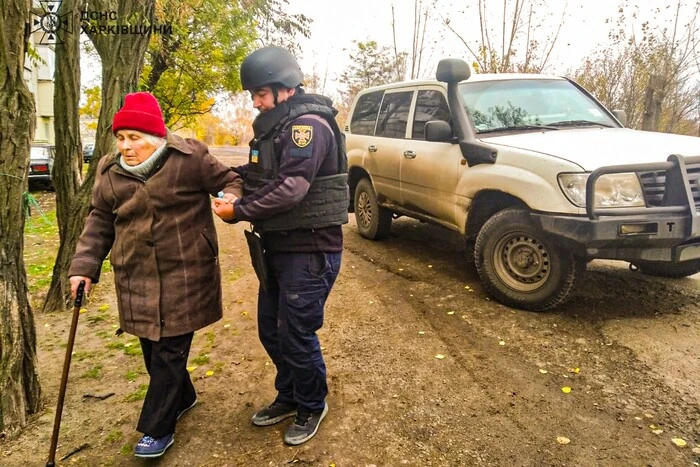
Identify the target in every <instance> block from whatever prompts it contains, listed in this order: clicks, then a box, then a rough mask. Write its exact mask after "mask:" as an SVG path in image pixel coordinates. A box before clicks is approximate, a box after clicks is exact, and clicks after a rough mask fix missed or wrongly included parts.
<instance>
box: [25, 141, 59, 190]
mask: <svg viewBox="0 0 700 467" xmlns="http://www.w3.org/2000/svg"><path fill="white" fill-rule="evenodd" d="M54 154H55V147H54V146H50V145H48V144H46V145H42V144H33V145H32V151H31V153H30V156H29V183H32V184H42V185H44V186H46V187H47V188H50V189H52V188H53V182H52V180H51V171H52V170H53V160H54Z"/></svg>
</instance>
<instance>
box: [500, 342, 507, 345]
mask: <svg viewBox="0 0 700 467" xmlns="http://www.w3.org/2000/svg"><path fill="white" fill-rule="evenodd" d="M498 345H506V341H500V342H499V343H498Z"/></svg>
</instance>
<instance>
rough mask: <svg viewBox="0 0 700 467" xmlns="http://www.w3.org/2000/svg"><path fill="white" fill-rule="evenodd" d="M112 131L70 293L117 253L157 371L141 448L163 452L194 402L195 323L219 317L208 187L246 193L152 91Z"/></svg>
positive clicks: (135, 326)
mask: <svg viewBox="0 0 700 467" xmlns="http://www.w3.org/2000/svg"><path fill="white" fill-rule="evenodd" d="M112 131H113V133H114V135H115V136H116V139H117V148H118V150H119V152H118V153H116V154H113V155H108V156H105V157H103V158H102V160H100V162H99V165H98V168H97V178H96V181H95V186H94V187H93V190H92V201H91V203H92V205H91V209H90V213H89V215H88V217H87V220H86V222H85V228H84V229H83V232H82V234H81V236H80V240H79V241H78V245H77V247H76V251H75V255H74V256H73V260H72V262H71V266H70V269H69V273H68V275H69V276H70V282H71V288H72V291H73V295H75V293H76V290H77V287H78V284H79V283H80V281H85V283H86V286H85V290H86V292H87V291H89V289H90V286H91V285H92V284H96V283H97V282H98V280H99V278H100V267H101V265H102V261H103V260H104V259H105V257H106V256H107V254H108V253H109V252H110V251H111V255H110V261H111V264H112V267H113V269H114V281H115V286H116V293H117V300H118V306H119V323H120V328H121V330H123V331H125V332H127V333H130V334H133V335H135V336H138V338H139V340H140V342H141V348H142V350H143V357H144V361H145V364H146V370H147V371H148V374H149V376H150V383H149V386H148V392H147V393H146V399H145V400H144V402H143V408H142V409H141V416H140V418H139V422H138V426H137V429H138V431H140V432H142V433H143V434H144V436H143V437H142V438H141V440H140V441H139V442H138V444H137V445H136V446H135V448H134V454H135V455H136V456H138V457H158V456H161V455H162V454H163V453H164V452H165V451H166V449H168V448H169V447H170V446H171V445H172V444H173V442H174V440H175V438H174V433H175V423H176V421H177V419H178V418H180V416H181V415H182V414H183V413H184V412H185V411H187V410H188V409H190V408H192V407H193V406H194V405H195V404H196V403H197V395H196V392H195V389H194V386H193V384H192V381H191V380H190V376H189V373H188V372H187V369H186V366H187V358H188V354H189V351H190V345H191V343H192V337H193V335H194V331H196V330H198V329H201V328H203V327H204V326H207V325H209V324H211V323H214V322H215V321H217V320H219V319H220V318H221V316H222V306H221V272H220V269H219V261H218V254H219V250H218V243H217V235H216V230H215V227H214V221H213V216H212V212H211V207H210V197H209V195H212V196H216V195H217V194H219V192H221V191H223V192H224V193H225V198H226V199H234V197H239V196H241V195H242V191H241V190H242V181H241V179H240V178H239V176H238V175H237V174H236V173H235V172H233V171H231V170H230V169H229V168H228V167H226V166H225V165H223V164H222V163H221V162H220V161H218V160H217V159H216V158H215V157H213V156H212V155H211V154H209V152H208V149H207V146H206V145H204V144H203V143H201V142H199V141H197V140H193V139H183V138H181V137H179V136H176V135H174V134H172V133H169V132H168V131H167V130H166V128H165V123H164V121H163V114H162V112H161V109H160V106H159V104H158V101H157V100H156V99H155V97H153V96H152V95H151V94H149V93H146V92H137V93H133V94H128V95H127V96H126V98H125V101H124V106H123V107H122V108H121V109H120V110H119V111H118V112H117V113H116V114H115V115H114V121H113V123H112ZM117 332H118V333H119V331H117Z"/></svg>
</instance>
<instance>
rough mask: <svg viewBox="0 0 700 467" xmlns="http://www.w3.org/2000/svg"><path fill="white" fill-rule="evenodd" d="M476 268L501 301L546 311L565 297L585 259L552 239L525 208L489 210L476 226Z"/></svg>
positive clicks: (568, 295) (524, 307)
mask: <svg viewBox="0 0 700 467" xmlns="http://www.w3.org/2000/svg"><path fill="white" fill-rule="evenodd" d="M474 250H475V251H474V261H475V264H476V269H477V272H478V273H479V277H480V278H481V280H482V282H483V283H484V285H485V286H486V289H487V291H488V292H489V294H490V295H491V296H493V297H494V298H495V299H496V300H498V301H499V302H501V303H503V304H505V305H509V306H513V307H516V308H521V309H524V310H531V311H546V310H549V309H552V308H555V307H557V306H559V305H561V304H563V303H564V302H566V301H567V300H568V299H569V298H570V295H571V293H572V292H573V290H574V289H575V287H576V284H577V283H578V281H579V279H580V278H581V277H582V276H583V273H584V271H585V269H586V262H585V260H583V259H582V258H579V257H577V256H575V255H573V254H572V253H571V252H570V251H567V250H565V249H563V248H560V247H558V246H557V245H555V244H553V243H552V242H551V241H550V240H549V238H548V237H547V236H546V234H545V233H544V232H542V231H541V230H540V229H538V228H537V227H536V226H535V225H534V224H533V223H532V221H531V220H530V215H529V214H528V212H527V211H525V210H523V209H512V208H509V209H505V210H503V211H500V212H498V213H496V214H495V215H493V216H492V217H491V218H490V219H489V220H488V221H486V223H485V224H484V226H483V227H482V228H481V230H480V231H479V234H478V236H477V238H476V245H475V247H474Z"/></svg>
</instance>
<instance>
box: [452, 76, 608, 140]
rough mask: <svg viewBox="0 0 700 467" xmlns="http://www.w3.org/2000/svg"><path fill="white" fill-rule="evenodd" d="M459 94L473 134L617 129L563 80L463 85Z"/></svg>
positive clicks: (599, 107)
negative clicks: (592, 128)
mask: <svg viewBox="0 0 700 467" xmlns="http://www.w3.org/2000/svg"><path fill="white" fill-rule="evenodd" d="M460 92H461V93H462V98H463V99H464V103H465V104H466V106H467V109H468V111H469V114H470V116H471V118H472V122H473V123H474V126H475V127H476V131H477V133H488V132H499V131H512V130H519V129H522V130H532V129H537V128H538V127H545V128H543V129H547V130H556V129H559V128H565V127H572V126H606V127H618V126H619V124H618V123H617V122H615V121H614V120H612V119H611V118H610V117H609V116H608V115H607V113H606V112H605V110H604V109H603V108H601V106H600V105H599V104H597V103H596V102H595V101H594V100H592V99H591V98H590V97H588V96H587V95H586V94H584V93H583V92H581V91H580V90H579V89H578V88H577V87H576V86H574V85H573V84H571V83H570V82H568V81H566V80H557V79H511V80H494V81H474V82H471V83H470V82H463V83H461V84H460Z"/></svg>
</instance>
